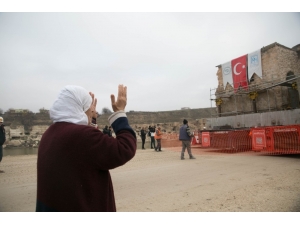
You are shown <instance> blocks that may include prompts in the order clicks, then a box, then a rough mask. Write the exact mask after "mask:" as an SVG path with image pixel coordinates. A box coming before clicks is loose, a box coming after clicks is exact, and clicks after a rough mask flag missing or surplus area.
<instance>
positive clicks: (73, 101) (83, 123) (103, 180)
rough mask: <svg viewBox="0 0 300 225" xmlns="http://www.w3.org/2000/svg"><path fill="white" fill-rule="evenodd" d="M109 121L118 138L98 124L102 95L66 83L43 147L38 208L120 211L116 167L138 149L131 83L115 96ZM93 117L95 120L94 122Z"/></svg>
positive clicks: (54, 109) (38, 177)
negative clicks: (130, 114)
mask: <svg viewBox="0 0 300 225" xmlns="http://www.w3.org/2000/svg"><path fill="white" fill-rule="evenodd" d="M110 98H111V105H112V109H113V111H114V112H113V113H112V114H111V115H110V116H109V118H108V121H109V124H110V125H111V126H112V128H113V130H114V132H115V134H116V138H111V137H109V136H108V135H105V134H103V133H102V132H101V131H100V130H99V129H97V128H95V123H93V121H95V120H94V119H96V117H95V116H96V115H95V112H96V104H97V99H95V98H94V94H93V93H91V92H88V91H87V90H85V89H84V88H82V87H79V86H74V85H67V86H65V87H64V88H63V89H62V90H61V91H60V93H59V95H58V98H57V99H56V100H55V102H54V104H53V106H52V107H51V108H50V110H49V114H50V119H51V120H52V121H53V124H52V125H50V127H49V128H48V129H47V130H46V131H45V133H44V134H43V136H42V138H41V142H40V145H39V148H38V159H37V195H36V196H37V197H36V211H37V212H49V211H52V212H115V211H116V204H115V196H114V189H113V183H112V179H111V175H110V171H109V170H111V169H114V168H117V167H120V166H122V165H124V164H125V163H127V162H128V161H130V160H131V159H132V158H133V157H134V156H135V153H136V134H135V131H134V130H133V129H132V128H131V127H130V125H129V122H128V119H127V116H126V113H125V106H126V104H127V87H126V86H123V85H119V87H118V97H117V99H116V97H115V95H113V94H112V95H111V96H110ZM92 119H93V120H92Z"/></svg>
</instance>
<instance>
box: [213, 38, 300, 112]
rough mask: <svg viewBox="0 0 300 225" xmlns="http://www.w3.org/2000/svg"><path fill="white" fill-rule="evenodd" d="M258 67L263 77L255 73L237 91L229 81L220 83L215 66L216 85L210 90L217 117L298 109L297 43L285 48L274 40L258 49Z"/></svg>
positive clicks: (299, 69) (299, 70) (299, 68)
mask: <svg viewBox="0 0 300 225" xmlns="http://www.w3.org/2000/svg"><path fill="white" fill-rule="evenodd" d="M261 66H262V78H260V77H259V76H257V75H256V74H254V75H253V76H252V77H249V83H248V89H247V90H245V89H242V88H241V89H239V90H237V91H236V92H235V91H234V89H233V87H232V85H230V84H228V83H227V85H226V87H224V86H223V77H222V68H221V65H219V66H217V68H218V71H217V77H218V87H217V88H216V89H215V90H211V96H214V97H211V99H213V100H215V103H216V106H217V108H216V116H217V117H224V116H231V115H241V114H249V113H263V112H271V111H280V110H289V109H297V108H300V105H299V93H300V90H299V88H300V44H298V45H296V46H294V47H293V48H288V47H286V46H283V45H281V44H279V43H276V42H275V43H273V44H270V45H268V46H266V47H263V48H261ZM248 76H249V75H248Z"/></svg>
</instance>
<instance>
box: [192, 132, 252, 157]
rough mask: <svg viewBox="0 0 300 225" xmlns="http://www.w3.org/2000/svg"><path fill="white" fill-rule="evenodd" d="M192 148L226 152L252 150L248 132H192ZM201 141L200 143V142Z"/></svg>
mask: <svg viewBox="0 0 300 225" xmlns="http://www.w3.org/2000/svg"><path fill="white" fill-rule="evenodd" d="M194 133H195V136H194V137H193V139H192V147H199V146H202V147H205V148H214V149H217V150H222V151H228V152H238V151H239V152H240V151H250V150H251V149H252V144H251V137H250V136H249V133H250V130H222V131H221V130H219V131H202V132H194ZM200 140H201V141H200Z"/></svg>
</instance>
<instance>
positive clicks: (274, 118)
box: [206, 109, 300, 129]
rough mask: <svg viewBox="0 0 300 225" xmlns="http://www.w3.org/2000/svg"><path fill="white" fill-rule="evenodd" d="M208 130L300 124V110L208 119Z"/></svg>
mask: <svg viewBox="0 0 300 225" xmlns="http://www.w3.org/2000/svg"><path fill="white" fill-rule="evenodd" d="M206 121H207V129H213V128H214V127H220V126H231V127H232V128H243V127H246V128H247V127H260V126H275V125H293V124H300V109H294V110H284V111H276V112H265V113H253V114H243V115H236V116H227V117H218V118H206Z"/></svg>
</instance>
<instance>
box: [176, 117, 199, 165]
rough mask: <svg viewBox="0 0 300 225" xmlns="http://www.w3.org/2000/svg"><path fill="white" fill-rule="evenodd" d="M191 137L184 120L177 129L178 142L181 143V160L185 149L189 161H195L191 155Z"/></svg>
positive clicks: (186, 122)
mask: <svg viewBox="0 0 300 225" xmlns="http://www.w3.org/2000/svg"><path fill="white" fill-rule="evenodd" d="M192 137H193V134H192V132H191V130H190V128H189V125H188V121H187V120H186V119H184V120H183V125H182V126H181V127H180V129H179V140H180V141H181V142H182V151H181V159H184V152H185V149H187V152H188V154H189V156H190V159H196V158H195V157H194V156H193V155H192V150H191V138H192Z"/></svg>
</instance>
